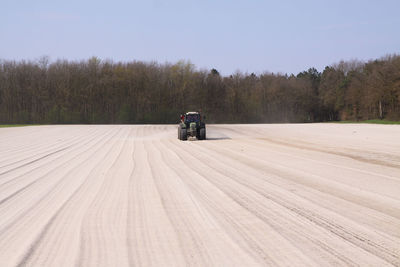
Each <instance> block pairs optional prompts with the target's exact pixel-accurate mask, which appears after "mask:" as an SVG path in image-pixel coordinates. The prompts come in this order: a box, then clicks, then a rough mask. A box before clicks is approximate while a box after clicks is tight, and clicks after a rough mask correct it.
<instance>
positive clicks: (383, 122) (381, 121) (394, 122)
mask: <svg viewBox="0 0 400 267" xmlns="http://www.w3.org/2000/svg"><path fill="white" fill-rule="evenodd" d="M334 123H371V124H400V121H388V120H365V121H335V122H334Z"/></svg>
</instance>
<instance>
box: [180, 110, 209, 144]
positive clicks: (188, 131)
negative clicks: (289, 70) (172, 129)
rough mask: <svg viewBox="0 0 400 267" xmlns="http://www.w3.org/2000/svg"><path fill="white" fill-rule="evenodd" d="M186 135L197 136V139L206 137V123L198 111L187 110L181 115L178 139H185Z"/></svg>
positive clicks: (186, 138)
mask: <svg viewBox="0 0 400 267" xmlns="http://www.w3.org/2000/svg"><path fill="white" fill-rule="evenodd" d="M204 119H205V118H204ZM188 137H191V138H197V140H205V139H206V124H205V123H204V121H203V118H202V117H201V115H200V113H199V112H187V113H185V114H183V115H181V121H180V123H179V126H178V139H179V140H182V141H186V140H188Z"/></svg>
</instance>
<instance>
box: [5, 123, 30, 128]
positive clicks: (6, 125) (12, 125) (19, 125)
mask: <svg viewBox="0 0 400 267" xmlns="http://www.w3.org/2000/svg"><path fill="white" fill-rule="evenodd" d="M35 125H38V124H0V128H6V127H23V126H35Z"/></svg>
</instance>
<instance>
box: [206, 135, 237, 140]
mask: <svg viewBox="0 0 400 267" xmlns="http://www.w3.org/2000/svg"><path fill="white" fill-rule="evenodd" d="M231 139H232V138H230V137H227V136H223V137H207V139H206V140H208V141H215V140H231Z"/></svg>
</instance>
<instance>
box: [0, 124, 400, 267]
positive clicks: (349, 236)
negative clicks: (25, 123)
mask: <svg viewBox="0 0 400 267" xmlns="http://www.w3.org/2000/svg"><path fill="white" fill-rule="evenodd" d="M207 133H208V137H209V140H207V141H185V142H182V141H179V140H178V139H177V130H176V126H165V125H153V126H152V125H147V126H118V125H114V126H111V125H110V126H32V127H21V128H2V129H0V266H15V265H21V266H24V265H27V266H280V265H283V266H332V265H335V266H337V265H339V266H349V265H350V266H351V265H361V266H390V265H395V266H400V126H397V125H352V124H346V125H341V124H291V125H287V124H280V125H210V126H209V127H208V132H207Z"/></svg>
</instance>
